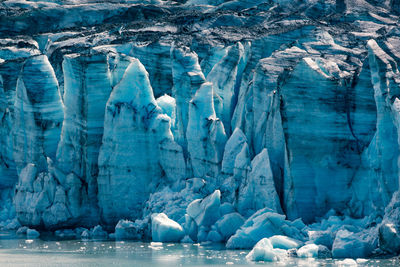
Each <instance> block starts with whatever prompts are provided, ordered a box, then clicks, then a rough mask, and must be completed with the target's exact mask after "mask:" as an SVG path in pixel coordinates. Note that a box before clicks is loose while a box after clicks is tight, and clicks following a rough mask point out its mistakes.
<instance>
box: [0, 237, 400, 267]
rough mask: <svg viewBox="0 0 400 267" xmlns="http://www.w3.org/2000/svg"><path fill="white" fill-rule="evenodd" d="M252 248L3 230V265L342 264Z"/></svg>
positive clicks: (390, 262)
mask: <svg viewBox="0 0 400 267" xmlns="http://www.w3.org/2000/svg"><path fill="white" fill-rule="evenodd" d="M248 252H249V251H248V250H226V249H224V247H223V246H222V245H198V244H167V243H165V244H161V243H143V242H130V241H110V240H95V241H81V240H51V239H49V238H46V240H42V239H24V238H21V237H18V236H16V235H15V234H13V233H0V266H135V267H139V266H162V267H167V266H204V265H212V266H226V265H235V266H248V265H257V266H260V265H261V266H338V265H337V262H338V261H334V260H313V259H310V260H308V259H296V258H290V259H289V260H287V261H285V262H277V263H252V262H248V261H247V260H246V258H245V256H246V255H247V253H248ZM359 266H400V261H399V260H398V259H396V258H393V259H374V260H369V261H368V262H366V263H365V264H362V265H359Z"/></svg>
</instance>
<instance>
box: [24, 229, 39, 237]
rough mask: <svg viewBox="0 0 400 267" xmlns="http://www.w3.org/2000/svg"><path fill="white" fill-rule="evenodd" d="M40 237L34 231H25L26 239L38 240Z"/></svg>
mask: <svg viewBox="0 0 400 267" xmlns="http://www.w3.org/2000/svg"><path fill="white" fill-rule="evenodd" d="M39 236H40V233H39V232H38V231H36V230H35V229H29V228H28V229H27V230H26V237H27V238H38V237H39Z"/></svg>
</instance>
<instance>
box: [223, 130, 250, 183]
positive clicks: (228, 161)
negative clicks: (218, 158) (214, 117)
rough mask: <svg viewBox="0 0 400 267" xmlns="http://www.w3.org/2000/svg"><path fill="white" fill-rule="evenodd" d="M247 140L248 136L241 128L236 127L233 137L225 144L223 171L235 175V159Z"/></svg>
mask: <svg viewBox="0 0 400 267" xmlns="http://www.w3.org/2000/svg"><path fill="white" fill-rule="evenodd" d="M246 142H247V139H246V136H245V135H244V133H243V132H242V130H240V129H239V128H236V129H235V130H234V131H233V133H232V135H231V137H229V139H228V141H227V142H226V145H225V150H224V157H223V160H222V169H221V172H222V173H225V174H227V175H233V168H234V167H235V160H236V157H237V155H238V154H239V153H240V151H241V150H242V148H243V145H244V144H245V143H246Z"/></svg>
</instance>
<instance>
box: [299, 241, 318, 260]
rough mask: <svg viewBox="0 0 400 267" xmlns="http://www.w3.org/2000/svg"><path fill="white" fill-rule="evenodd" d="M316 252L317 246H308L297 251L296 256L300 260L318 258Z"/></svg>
mask: <svg viewBox="0 0 400 267" xmlns="http://www.w3.org/2000/svg"><path fill="white" fill-rule="evenodd" d="M318 250H319V249H318V246H317V245H315V244H308V245H305V246H302V247H301V248H299V249H298V250H297V256H299V257H300V258H318Z"/></svg>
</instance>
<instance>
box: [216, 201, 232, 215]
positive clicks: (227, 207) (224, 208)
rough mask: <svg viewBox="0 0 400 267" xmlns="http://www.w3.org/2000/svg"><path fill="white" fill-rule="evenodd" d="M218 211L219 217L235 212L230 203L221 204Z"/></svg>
mask: <svg viewBox="0 0 400 267" xmlns="http://www.w3.org/2000/svg"><path fill="white" fill-rule="evenodd" d="M219 211H220V213H221V216H224V215H226V214H229V213H233V212H235V208H234V207H233V205H232V204H231V203H228V202H225V203H223V204H221V206H220V207H219Z"/></svg>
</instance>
